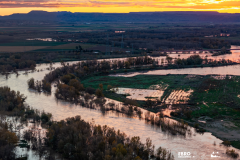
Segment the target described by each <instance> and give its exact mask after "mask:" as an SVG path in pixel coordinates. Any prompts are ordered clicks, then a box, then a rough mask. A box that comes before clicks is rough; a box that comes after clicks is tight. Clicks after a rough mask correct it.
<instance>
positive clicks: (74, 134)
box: [46, 116, 174, 160]
mask: <svg viewBox="0 0 240 160" xmlns="http://www.w3.org/2000/svg"><path fill="white" fill-rule="evenodd" d="M46 144H47V145H48V146H50V147H51V148H52V149H54V150H55V151H58V152H59V153H61V154H62V155H63V156H64V158H66V159H72V160H79V159H82V160H85V159H86V160H88V159H92V160H112V159H116V160H123V159H124V160H128V159H129V160H130V159H131V160H132V159H135V160H137V159H138V160H140V159H142V160H147V159H149V157H152V158H154V157H155V158H156V159H159V160H160V159H161V160H173V159H174V157H173V155H172V154H171V153H170V152H169V151H167V150H166V149H164V148H159V149H158V150H157V153H155V152H154V146H153V145H152V141H151V140H150V139H149V138H148V139H147V140H146V143H145V144H143V143H141V141H140V138H139V137H132V138H129V137H127V135H126V134H125V133H122V132H120V131H119V130H118V131H116V130H114V129H113V128H110V127H108V126H106V125H105V126H99V125H94V124H92V123H88V122H85V121H84V120H82V119H81V117H80V116H76V117H72V118H67V119H66V120H64V121H63V120H62V121H60V122H54V123H53V124H52V125H51V126H50V128H49V129H48V133H47V138H46Z"/></svg>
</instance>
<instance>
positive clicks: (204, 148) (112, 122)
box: [0, 63, 240, 160]
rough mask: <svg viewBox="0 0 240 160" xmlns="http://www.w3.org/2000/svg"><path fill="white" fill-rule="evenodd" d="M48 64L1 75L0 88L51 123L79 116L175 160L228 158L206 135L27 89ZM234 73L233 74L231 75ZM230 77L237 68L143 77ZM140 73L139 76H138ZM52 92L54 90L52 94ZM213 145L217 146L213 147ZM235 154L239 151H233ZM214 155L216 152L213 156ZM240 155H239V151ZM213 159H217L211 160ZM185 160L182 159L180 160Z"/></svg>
mask: <svg viewBox="0 0 240 160" xmlns="http://www.w3.org/2000/svg"><path fill="white" fill-rule="evenodd" d="M58 66H60V64H59V63H55V64H54V67H58ZM47 67H49V65H46V64H42V65H38V66H37V69H43V71H41V72H34V73H28V74H27V75H25V74H23V73H24V72H19V73H20V75H19V76H18V77H17V76H16V75H15V74H11V75H10V77H9V78H8V79H6V77H5V76H3V75H0V86H9V87H10V88H11V89H12V90H16V91H20V92H21V93H22V94H24V95H25V96H27V100H26V102H27V103H28V104H29V105H30V106H32V107H33V108H35V109H39V110H44V111H46V112H50V113H52V115H53V118H54V120H62V119H65V118H67V117H72V116H76V115H80V116H81V117H82V119H84V120H85V121H94V122H95V123H96V124H100V125H108V126H110V127H114V128H115V129H119V130H120V131H122V132H125V133H126V134H127V135H129V136H139V137H140V138H141V140H142V141H143V142H145V140H146V138H148V137H150V138H151V139H152V142H153V144H154V145H155V147H156V148H157V147H159V146H161V147H164V148H167V149H168V150H171V152H172V153H173V154H174V157H175V159H182V158H179V157H178V154H179V152H190V154H191V156H194V157H193V158H192V159H199V160H200V159H203V160H205V159H206V160H208V159H222V160H225V159H230V158H229V157H227V156H226V154H225V152H226V147H224V146H220V145H219V144H220V143H221V142H222V140H220V139H218V138H216V137H215V136H213V135H211V133H209V132H206V133H204V134H203V135H201V134H198V133H195V131H194V129H192V130H193V134H192V136H191V137H188V136H187V137H186V138H183V137H179V136H170V135H167V134H165V133H164V132H162V131H161V130H160V129H159V128H158V127H154V126H152V125H150V124H146V122H145V121H144V120H139V119H137V118H128V117H125V116H121V115H116V114H115V113H109V114H105V115H103V114H102V113H101V112H100V111H98V110H91V109H88V108H83V107H81V106H79V105H75V104H71V103H69V102H64V101H60V100H58V101H57V100H56V99H55V97H54V93H52V94H51V95H46V94H44V93H36V92H34V91H32V90H29V89H28V86H27V80H28V79H30V78H32V77H34V78H35V80H42V79H43V77H44V75H45V74H46V73H48V72H49V70H46V68H47ZM234 71H235V72H234ZM158 72H159V73H161V74H168V73H171V74H196V73H197V74H233V73H235V74H234V75H240V65H237V66H227V67H222V68H221V67H217V68H195V69H183V70H172V71H170V70H161V71H151V72H147V73H144V74H156V73H158ZM141 74H142V73H141ZM53 92H54V91H53ZM214 143H216V145H213V144H214ZM235 150H236V151H237V152H239V150H237V149H235ZM213 152H214V153H215V154H214V155H213ZM239 153H240V152H239ZM211 154H212V155H213V156H217V157H212V158H211ZM183 159H184V158H183Z"/></svg>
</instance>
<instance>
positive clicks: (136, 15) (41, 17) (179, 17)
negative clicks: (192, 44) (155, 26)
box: [0, 11, 240, 23]
mask: <svg viewBox="0 0 240 160" xmlns="http://www.w3.org/2000/svg"><path fill="white" fill-rule="evenodd" d="M0 20H30V21H52V22H126V23H127V22H129V23H136V22H156V23H168V22H198V23H205V22H207V23H238V22H240V14H239V13H235V14H230V13H218V12H191V11H183V12H132V13H71V12H46V11H31V12H29V13H27V14H12V15H9V16H0Z"/></svg>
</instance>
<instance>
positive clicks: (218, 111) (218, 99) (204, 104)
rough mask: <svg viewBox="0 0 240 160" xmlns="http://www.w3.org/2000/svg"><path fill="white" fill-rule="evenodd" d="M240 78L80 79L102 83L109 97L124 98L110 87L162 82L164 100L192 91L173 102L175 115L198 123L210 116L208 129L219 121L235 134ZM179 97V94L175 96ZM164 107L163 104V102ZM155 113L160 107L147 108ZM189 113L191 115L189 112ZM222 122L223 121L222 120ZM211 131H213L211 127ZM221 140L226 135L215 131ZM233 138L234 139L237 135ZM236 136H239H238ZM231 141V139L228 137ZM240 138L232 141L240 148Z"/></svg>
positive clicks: (96, 84)
mask: <svg viewBox="0 0 240 160" xmlns="http://www.w3.org/2000/svg"><path fill="white" fill-rule="evenodd" d="M239 82H240V77H239V76H228V77H226V78H223V77H221V76H211V75H206V76H202V75H137V76H134V77H110V76H103V75H100V76H91V77H89V78H87V79H84V80H82V81H81V83H83V84H84V86H85V87H92V88H95V89H96V88H98V87H99V84H103V89H104V95H105V96H106V97H108V98H111V99H114V100H118V101H123V100H124V99H125V96H123V95H118V94H115V93H111V92H108V91H107V86H108V85H111V86H112V87H119V88H120V87H124V88H137V89H148V88H149V87H150V86H152V85H159V86H162V88H165V87H166V86H168V87H167V89H165V90H164V94H163V95H162V97H161V100H162V101H164V100H165V99H166V98H167V97H168V96H169V95H170V94H171V93H172V92H174V91H178V90H184V91H188V90H190V89H191V90H193V91H194V92H192V94H191V96H190V97H189V100H188V103H187V104H185V105H181V104H174V107H175V108H176V111H177V112H176V115H174V116H176V117H178V118H180V119H185V120H187V121H190V122H193V123H198V120H199V119H201V118H202V117H207V118H208V120H207V125H206V128H211V126H215V127H216V129H221V128H218V126H217V125H216V124H220V125H221V126H220V127H222V128H223V129H224V130H226V132H229V134H230V132H231V133H232V132H233V131H236V132H237V131H239V129H240V125H239V124H240V123H239V122H240V98H239V95H240V83H239ZM176 96H177V95H176ZM138 103H139V104H140V105H139V106H140V107H144V106H145V105H146V103H144V102H143V101H138ZM160 106H161V105H160ZM145 109H148V110H150V111H153V112H159V110H160V109H161V107H159V106H154V107H151V108H146V107H145ZM187 113H189V114H190V115H187ZM221 121H222V122H221ZM209 131H211V130H209ZM214 135H216V136H217V137H219V138H221V139H227V138H224V136H223V135H218V134H216V133H214ZM232 138H235V137H234V136H233V137H232ZM235 139H237V137H236V138H235ZM227 140H229V141H231V139H227ZM239 144H240V143H239V140H238V141H233V140H232V141H231V145H233V146H234V147H236V148H240V145H239Z"/></svg>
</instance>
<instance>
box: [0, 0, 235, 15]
mask: <svg viewBox="0 0 240 160" xmlns="http://www.w3.org/2000/svg"><path fill="white" fill-rule="evenodd" d="M0 8H1V9H0V15H10V14H13V13H28V12H30V11H31V10H44V11H71V12H104V13H128V12H152V11H218V12H228V13H240V0H194V1H193V0H171V1H169V0H147V1H146V0H137V1H135V0H0Z"/></svg>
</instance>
